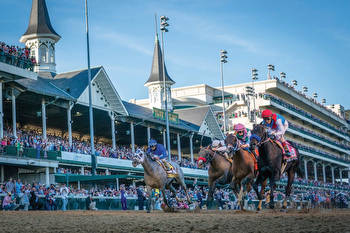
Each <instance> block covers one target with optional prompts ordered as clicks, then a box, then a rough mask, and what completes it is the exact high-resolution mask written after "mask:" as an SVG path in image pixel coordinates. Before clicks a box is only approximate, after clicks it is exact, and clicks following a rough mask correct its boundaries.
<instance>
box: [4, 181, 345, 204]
mask: <svg viewBox="0 0 350 233" xmlns="http://www.w3.org/2000/svg"><path fill="white" fill-rule="evenodd" d="M284 179H286V178H285V177H282V179H281V181H282V182H284V181H285V180H284ZM298 183H300V184H304V185H309V187H306V188H305V187H303V188H301V187H299V186H297V185H295V184H298ZM310 184H311V185H310ZM337 187H340V186H336V185H332V184H320V183H317V182H313V183H312V182H311V181H305V180H302V179H297V180H296V181H295V183H294V188H293V193H292V195H291V199H292V200H293V202H299V203H301V202H303V203H307V204H308V207H309V208H315V207H324V208H330V207H340V208H349V206H348V205H349V201H350V192H349V190H350V187H349V186H347V187H348V188H349V189H348V190H341V191H339V190H336V188H337ZM341 187H344V186H341ZM208 191H209V189H208V187H207V186H198V185H196V183H195V184H194V186H193V187H189V188H188V194H189V196H190V198H191V200H193V201H196V202H197V203H198V205H199V206H200V207H203V206H204V202H205V200H206V199H207V195H208ZM166 195H167V197H168V198H170V200H174V197H172V195H171V194H170V192H169V191H167V192H166ZM268 196H269V191H267V192H266V201H268V199H269V197H268ZM1 197H3V198H1ZM177 197H178V200H180V203H181V200H185V199H186V196H185V193H184V192H183V190H180V189H178V190H177ZM69 198H84V199H85V200H86V206H87V208H88V209H93V210H96V209H97V208H96V202H95V201H94V200H96V198H97V199H99V198H117V199H120V201H121V203H122V207H123V209H124V210H126V209H127V208H128V207H127V206H128V205H127V202H128V200H129V199H134V200H137V202H138V209H141V210H142V209H143V206H144V205H145V201H146V200H147V199H148V198H151V203H152V208H153V209H160V206H161V203H162V196H161V192H159V190H157V189H154V190H152V192H151V195H150V196H149V195H148V193H147V192H146V189H145V187H144V186H137V187H136V186H134V185H124V184H122V185H121V186H120V187H116V186H115V185H110V186H108V185H107V186H104V187H100V188H99V187H93V188H89V189H84V188H82V189H78V188H74V187H73V186H69V187H67V186H66V184H62V185H50V186H45V185H42V184H39V183H35V182H34V183H32V184H27V183H22V182H21V180H19V179H18V180H13V179H12V178H10V179H9V180H8V181H7V182H6V183H5V184H1V185H0V209H4V210H17V209H21V210H39V209H46V210H57V209H61V210H66V209H67V203H68V199H69ZM284 198H285V196H284V192H283V191H282V190H278V189H277V190H276V192H275V193H274V199H275V200H277V201H281V200H283V199H284ZM39 199H43V200H44V202H42V201H39ZM214 199H215V201H216V203H217V205H218V207H219V209H238V208H239V203H238V202H237V199H236V197H235V195H234V193H233V192H232V190H231V189H226V188H217V189H216V191H215V193H214ZM256 200H257V196H256V193H255V192H254V191H251V192H250V193H248V195H247V196H246V197H245V200H244V202H245V206H246V208H247V209H249V208H250V209H254V208H255V204H254V203H253V202H254V201H256ZM123 202H124V205H123ZM59 203H60V204H59ZM299 206H301V204H299ZM185 208H188V206H187V207H186V206H185Z"/></svg>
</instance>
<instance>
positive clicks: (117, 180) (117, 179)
mask: <svg viewBox="0 0 350 233" xmlns="http://www.w3.org/2000/svg"><path fill="white" fill-rule="evenodd" d="M116 182H117V191H119V178H116Z"/></svg>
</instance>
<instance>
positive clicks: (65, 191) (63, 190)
mask: <svg viewBox="0 0 350 233" xmlns="http://www.w3.org/2000/svg"><path fill="white" fill-rule="evenodd" d="M60 193H61V196H62V210H63V211H66V210H67V204H68V194H69V189H68V188H67V186H66V184H63V186H62V187H61V189H60Z"/></svg>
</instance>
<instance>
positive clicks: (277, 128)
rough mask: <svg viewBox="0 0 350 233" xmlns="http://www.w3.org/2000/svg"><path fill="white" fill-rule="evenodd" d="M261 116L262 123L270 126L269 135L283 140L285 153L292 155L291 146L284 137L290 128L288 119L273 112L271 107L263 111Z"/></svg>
mask: <svg viewBox="0 0 350 233" xmlns="http://www.w3.org/2000/svg"><path fill="white" fill-rule="evenodd" d="M261 117H262V118H263V121H262V122H261V124H262V125H264V126H266V127H268V129H269V135H270V136H273V137H275V139H276V140H279V141H281V143H282V145H283V148H284V153H285V155H286V156H287V157H288V156H290V150H289V147H288V145H287V142H286V140H285V139H284V134H285V133H286V131H287V129H288V121H287V120H286V119H285V118H284V117H283V116H282V115H280V114H276V113H272V111H271V110H269V109H265V110H264V111H263V112H262V113H261Z"/></svg>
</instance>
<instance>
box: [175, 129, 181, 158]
mask: <svg viewBox="0 0 350 233" xmlns="http://www.w3.org/2000/svg"><path fill="white" fill-rule="evenodd" d="M176 137H177V153H178V155H179V157H178V160H179V161H181V141H180V134H176Z"/></svg>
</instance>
